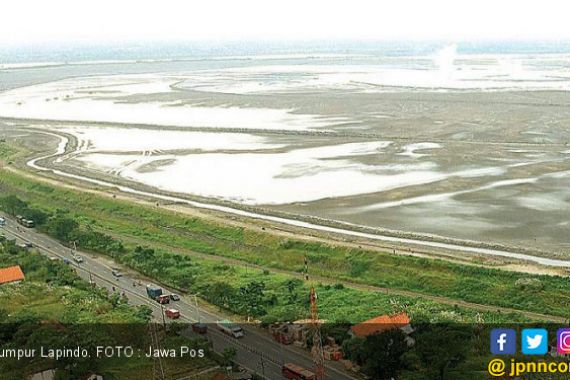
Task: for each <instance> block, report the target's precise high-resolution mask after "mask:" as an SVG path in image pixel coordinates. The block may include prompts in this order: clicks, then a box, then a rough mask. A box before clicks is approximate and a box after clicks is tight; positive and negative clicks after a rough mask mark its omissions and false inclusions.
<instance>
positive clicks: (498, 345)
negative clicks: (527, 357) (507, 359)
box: [491, 329, 517, 355]
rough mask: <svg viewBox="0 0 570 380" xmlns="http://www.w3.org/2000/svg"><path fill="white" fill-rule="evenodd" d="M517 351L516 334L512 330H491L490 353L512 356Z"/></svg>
mask: <svg viewBox="0 0 570 380" xmlns="http://www.w3.org/2000/svg"><path fill="white" fill-rule="evenodd" d="M516 351H517V333H516V332H515V330H513V329H493V330H491V353H492V354H493V355H514V354H515V353H516Z"/></svg>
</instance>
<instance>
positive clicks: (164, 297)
mask: <svg viewBox="0 0 570 380" xmlns="http://www.w3.org/2000/svg"><path fill="white" fill-rule="evenodd" d="M156 302H158V303H159V304H161V305H165V304H167V303H170V297H169V296H168V294H162V295H160V296H158V297H156Z"/></svg>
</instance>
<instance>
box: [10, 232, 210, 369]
mask: <svg viewBox="0 0 570 380" xmlns="http://www.w3.org/2000/svg"><path fill="white" fill-rule="evenodd" d="M0 231H1V230H0ZM12 265H19V266H20V267H21V268H22V271H23V272H24V274H25V280H24V281H23V282H21V283H17V284H3V285H0V351H2V352H3V350H6V349H12V348H17V349H20V348H26V349H35V350H36V352H38V353H39V352H40V348H41V347H45V348H46V350H47V349H49V348H59V347H77V346H80V347H81V348H85V349H88V350H89V351H90V352H94V350H93V347H94V346H97V345H109V346H113V345H121V346H124V345H126V344H127V343H130V344H134V345H140V346H143V347H145V346H147V347H148V345H149V344H150V343H149V342H148V341H147V340H148V339H149V338H148V334H147V326H146V325H147V323H148V321H149V318H150V314H151V310H150V308H149V307H147V306H139V307H134V306H130V305H129V304H128V303H127V299H126V298H124V297H122V296H120V295H119V294H118V293H112V294H109V293H108V292H107V291H106V290H105V289H104V288H93V287H91V286H90V285H89V284H88V283H87V282H86V281H83V280H82V279H81V278H79V277H78V276H77V274H76V273H75V272H74V271H73V270H72V269H71V267H69V266H68V265H65V264H64V263H63V261H60V260H50V259H48V258H47V257H45V256H42V255H40V254H39V253H37V252H34V251H29V250H25V249H22V248H20V247H19V246H17V245H15V243H14V242H13V241H9V240H7V239H6V238H4V237H3V236H0V268H4V267H8V266H12ZM122 326H129V328H127V329H126V328H125V327H122ZM194 344H197V342H194V341H191V340H189V339H186V338H182V337H179V336H176V334H172V336H170V335H169V336H167V337H166V338H165V340H164V341H163V347H167V348H168V347H180V346H181V345H187V346H193V345H194ZM206 347H207V346H206ZM216 359H217V358H216ZM164 364H165V367H166V368H167V372H173V371H175V372H176V373H177V374H178V375H180V374H185V375H187V374H188V373H197V372H200V371H202V370H204V369H206V368H209V367H211V366H212V365H215V362H214V360H213V359H212V353H211V352H210V351H209V350H208V351H207V357H205V358H200V359H191V358H172V359H167V360H165V361H164ZM152 366H153V362H152V359H149V358H146V357H144V356H142V357H139V356H134V357H132V358H129V359H127V358H125V357H121V358H96V357H95V356H94V355H92V356H91V357H81V358H74V359H73V365H70V359H63V360H51V359H49V358H41V357H40V356H39V354H37V355H36V356H35V358H33V359H31V360H27V359H22V360H16V359H14V360H11V359H9V358H4V359H3V360H0V379H10V380H13V379H24V378H29V376H30V375H31V374H33V373H35V372H38V371H41V370H45V369H52V368H53V369H56V370H57V371H58V373H57V376H58V377H57V378H58V379H79V378H84V377H83V376H85V375H86V374H88V373H91V372H92V371H94V372H98V373H102V374H103V375H104V377H105V378H106V379H125V380H128V379H133V380H134V379H144V378H148V376H149V375H150V373H151V371H152ZM176 377H179V376H176ZM169 378H174V372H173V373H172V374H171V376H170V377H169Z"/></svg>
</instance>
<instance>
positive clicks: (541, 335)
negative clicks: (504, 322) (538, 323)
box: [521, 329, 548, 355]
mask: <svg viewBox="0 0 570 380" xmlns="http://www.w3.org/2000/svg"><path fill="white" fill-rule="evenodd" d="M521 340H522V341H521V346H522V353H523V354H525V355H544V354H546V353H547V352H548V331H546V330H545V329H524V330H523V331H522V335H521Z"/></svg>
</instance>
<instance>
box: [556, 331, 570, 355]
mask: <svg viewBox="0 0 570 380" xmlns="http://www.w3.org/2000/svg"><path fill="white" fill-rule="evenodd" d="M556 336H557V338H558V339H557V344H556V350H557V351H558V353H559V354H564V355H568V354H570V329H568V328H567V329H558V332H557V333H556Z"/></svg>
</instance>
